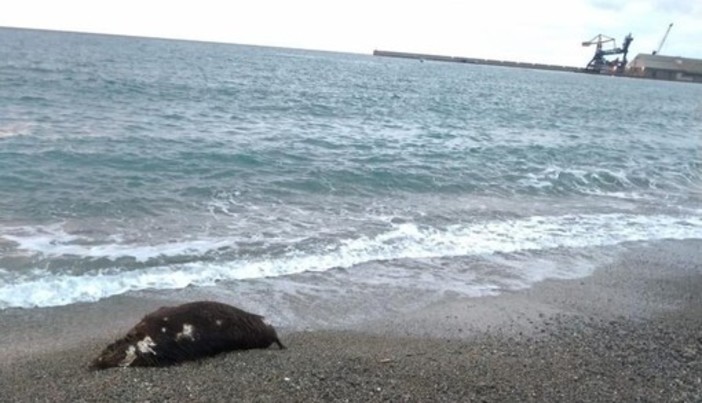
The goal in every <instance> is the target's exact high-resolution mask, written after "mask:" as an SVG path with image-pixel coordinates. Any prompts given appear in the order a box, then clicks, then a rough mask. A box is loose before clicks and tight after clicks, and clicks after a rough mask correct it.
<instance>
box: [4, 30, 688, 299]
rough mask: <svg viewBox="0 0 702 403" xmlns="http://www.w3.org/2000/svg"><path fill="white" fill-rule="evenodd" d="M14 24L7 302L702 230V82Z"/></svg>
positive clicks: (370, 271)
mask: <svg viewBox="0 0 702 403" xmlns="http://www.w3.org/2000/svg"><path fill="white" fill-rule="evenodd" d="M0 39H2V40H1V41H0V88H1V91H0V308H7V307H12V306H22V307H32V306H51V305H62V304H68V303H73V302H78V301H95V300H97V299H101V298H104V297H108V296H110V295H116V294H121V293H125V292H128V291H130V290H132V291H133V290H148V289H172V288H173V289H176V288H182V287H186V286H188V285H199V286H205V285H212V284H215V283H218V284H220V286H222V287H225V288H226V287H230V288H231V287H237V286H239V285H241V284H244V283H241V281H243V280H242V279H252V278H262V277H279V278H280V279H282V280H281V281H288V280H289V281H290V282H291V283H292V282H293V280H292V278H291V277H290V275H291V274H294V273H300V272H307V271H319V272H322V273H325V275H326V276H327V277H326V279H327V281H331V279H333V278H335V277H334V276H339V275H341V274H340V273H354V270H355V272H356V273H360V272H362V273H364V275H363V281H365V282H368V281H371V282H372V281H375V282H379V283H386V284H388V285H393V284H394V285H401V284H406V285H407V286H408V287H415V288H422V287H428V288H429V289H431V290H433V292H435V291H439V292H441V291H445V290H452V291H457V292H459V293H463V294H466V295H483V294H485V293H486V292H487V293H493V292H499V291H501V290H506V289H514V288H521V287H525V286H528V285H529V284H532V283H533V282H534V281H539V280H542V279H543V278H548V277H558V278H561V277H577V276H581V275H585V274H587V273H588V272H589V271H590V270H591V269H592V264H586V263H582V262H595V261H598V259H600V258H603V257H606V256H607V255H608V253H607V252H606V250H609V249H607V248H606V247H610V249H611V247H621V246H622V245H625V244H626V243H627V242H647V241H656V240H660V239H686V238H700V237H702V218H701V215H700V212H701V211H702V208H701V207H700V205H699V197H700V194H701V189H702V187H701V186H700V179H701V178H700V166H701V164H702V161H701V160H700V153H699V152H700V133H702V123H701V122H702V86H697V85H684V84H680V83H668V82H657V81H643V80H632V79H622V78H612V77H597V76H590V75H578V74H570V73H562V72H547V71H530V70H522V69H507V68H499V67H489V66H474V65H461V64H451V63H444V64H442V63H434V62H426V63H418V62H417V61H411V60H395V59H387V58H374V57H371V56H366V55H347V54H334V53H321V52H309V51H297V50H288V49H269V48H257V47H246V46H235V45H224V44H207V43H191V42H177V41H165V40H153V39H139V38H121V37H108V36H97V35H81V34H62V33H48V32H34V31H20V30H11V29H0ZM602 247H605V248H604V249H603V248H602ZM575 258H577V259H579V261H580V262H581V263H582V264H576V263H574V260H573V259H575ZM466 259H468V260H466ZM486 262H487V263H489V265H490V267H492V269H489V270H483V271H481V270H482V269H480V267H483V266H481V265H484V264H487V263H486ZM529 262H531V263H529ZM534 262H540V263H538V264H536V263H534ZM334 268H345V269H347V270H344V271H339V270H331V269H334ZM391 273H394V274H392V275H391ZM417 273H421V276H420V277H422V276H424V278H425V279H426V278H428V277H427V276H429V277H431V278H432V281H430V282H427V281H422V280H418V278H419V277H417ZM481 273H482V274H481ZM281 276H282V277H281ZM349 276H350V277H349V278H348V279H346V283H343V282H341V283H334V282H333V281H331V283H333V284H336V285H334V286H330V287H331V288H334V287H337V288H346V289H349V290H350V289H353V288H354V287H356V286H358V287H360V286H359V285H358V284H356V285H355V284H354V283H353V281H352V280H351V278H352V277H353V276H352V275H349ZM287 292H295V287H294V286H291V287H288V288H287Z"/></svg>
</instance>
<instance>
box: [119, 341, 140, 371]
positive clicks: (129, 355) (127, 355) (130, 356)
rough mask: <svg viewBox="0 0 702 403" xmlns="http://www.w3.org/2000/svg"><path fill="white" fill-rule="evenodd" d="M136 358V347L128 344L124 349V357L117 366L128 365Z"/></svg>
mask: <svg viewBox="0 0 702 403" xmlns="http://www.w3.org/2000/svg"><path fill="white" fill-rule="evenodd" d="M136 358H137V356H136V348H134V346H129V348H128V349H126V350H125V351H124V359H123V360H122V361H120V363H119V366H120V367H128V366H129V365H130V364H131V363H132V362H134V360H136Z"/></svg>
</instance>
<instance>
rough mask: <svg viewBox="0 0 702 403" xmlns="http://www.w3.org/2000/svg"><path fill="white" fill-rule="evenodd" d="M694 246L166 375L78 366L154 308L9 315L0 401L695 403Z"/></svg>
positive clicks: (1, 347)
mask: <svg viewBox="0 0 702 403" xmlns="http://www.w3.org/2000/svg"><path fill="white" fill-rule="evenodd" d="M700 246H702V241H700V240H688V241H665V242H661V243H657V244H655V245H649V246H647V247H641V248H638V249H634V250H633V251H630V252H626V253H624V254H623V255H622V256H620V257H619V258H618V259H617V261H616V262H613V263H612V264H610V265H606V266H603V267H599V268H598V269H597V270H596V271H595V273H594V274H593V275H591V276H589V277H586V278H582V279H577V280H547V281H544V282H542V283H538V284H537V285H535V286H534V287H532V288H529V289H525V290H520V291H513V292H507V293H504V294H501V295H498V296H492V297H479V298H466V297H460V296H453V297H450V296H447V297H445V298H444V299H443V300H442V301H440V302H437V303H434V304H432V305H429V306H427V307H425V308H422V309H419V310H414V311H411V312H406V313H403V314H397V315H392V316H388V317H385V318H383V319H382V320H372V321H368V322H365V323H362V324H360V325H354V326H353V327H352V328H348V329H334V330H328V329H327V330H325V329H316V330H312V331H300V330H297V329H295V330H292V329H286V328H280V329H279V334H280V335H281V340H282V341H283V343H285V344H286V345H287V346H288V349H287V350H282V351H280V350H277V349H275V348H271V349H268V350H251V351H244V352H233V353H228V354H221V355H219V356H216V357H213V358H210V359H205V360H201V361H196V362H190V363H185V364H183V365H179V366H174V367H168V368H125V369H110V370H105V371H97V372H96V371H91V370H89V369H88V368H87V364H88V363H89V362H90V360H91V359H92V358H93V357H95V356H96V355H97V354H98V353H99V351H100V350H101V349H102V348H103V347H104V346H105V345H106V344H107V343H109V342H111V341H112V339H113V338H114V337H116V336H118V335H120V334H121V333H123V332H124V331H126V330H127V329H128V328H129V327H131V326H132V325H133V324H134V323H136V321H137V320H138V319H139V318H140V316H141V313H142V312H148V311H150V310H152V308H155V307H158V306H160V305H163V304H164V301H162V300H153V299H152V300H145V299H138V298H130V297H118V298H113V299H110V300H109V301H105V302H99V303H95V304H77V305H73V306H68V307H59V308H44V309H33V310H21V309H16V310H10V311H3V312H0V321H1V322H2V324H3V335H2V336H3V337H2V338H0V390H2V391H3V395H4V398H5V399H8V400H9V401H26V400H42V401H45V400H51V401H99V400H102V401H105V400H108V401H111V400H127V401H133V400H150V399H151V400H159V401H184V400H195V401H228V400H231V399H238V400H245V401H250V400H257V401H308V400H312V401H329V400H347V399H348V400H350V401H379V400H393V401H398V400H399V401H427V400H432V401H457V400H464V401H465V400H488V401H504V400H533V401H573V400H575V401H578V400H579V401H582V400H615V399H616V400H644V401H671V400H673V401H674V400H687V401H695V400H700V399H702V292H701V291H702V264H701V263H700V262H702V259H700V255H701V254H700V252H699V251H700V250H702V249H701V248H700ZM310 309H312V312H310V313H311V314H312V313H313V308H312V307H310ZM274 324H275V323H274Z"/></svg>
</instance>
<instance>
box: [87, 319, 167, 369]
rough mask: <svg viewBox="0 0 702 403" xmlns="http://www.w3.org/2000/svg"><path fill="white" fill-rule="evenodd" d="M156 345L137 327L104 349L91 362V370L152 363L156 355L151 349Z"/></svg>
mask: <svg viewBox="0 0 702 403" xmlns="http://www.w3.org/2000/svg"><path fill="white" fill-rule="evenodd" d="M155 346H156V343H155V342H154V341H153V340H152V339H151V337H149V336H148V335H147V334H146V333H145V332H143V331H141V330H139V326H137V327H135V328H134V329H132V330H131V331H130V332H129V333H127V335H126V336H125V337H123V338H121V339H119V340H117V341H115V342H114V343H112V344H110V345H108V346H107V347H105V349H104V350H103V351H102V353H100V355H99V356H98V357H97V358H96V359H95V360H93V362H92V365H91V366H92V368H94V369H105V368H112V367H128V366H134V365H144V364H145V363H146V362H149V361H152V360H153V359H154V357H155V355H156V353H155V352H154V350H153V347H155Z"/></svg>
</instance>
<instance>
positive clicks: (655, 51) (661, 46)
mask: <svg viewBox="0 0 702 403" xmlns="http://www.w3.org/2000/svg"><path fill="white" fill-rule="evenodd" d="M671 28H673V23H672V22H671V23H670V25H668V29H667V30H666V31H665V35H663V39H661V43H660V44H659V45H658V49H657V50H654V51H653V54H654V55H655V54H658V53H660V52H661V49H662V48H663V44H664V43H665V40H666V39H668V34H669V33H670V29H671Z"/></svg>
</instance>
